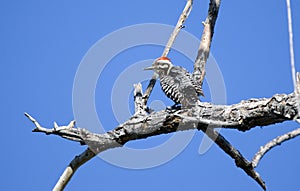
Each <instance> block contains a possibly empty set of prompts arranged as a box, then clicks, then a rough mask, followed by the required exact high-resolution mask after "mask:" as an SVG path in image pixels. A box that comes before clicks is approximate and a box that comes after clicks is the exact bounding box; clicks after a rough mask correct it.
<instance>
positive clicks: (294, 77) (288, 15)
mask: <svg viewBox="0 0 300 191" xmlns="http://www.w3.org/2000/svg"><path fill="white" fill-rule="evenodd" d="M286 8H287V18H288V30H289V44H290V59H291V60H290V61H291V69H292V78H293V83H294V84H293V85H294V89H295V91H296V69H295V60H294V46H293V24H292V11H291V2H290V0H286Z"/></svg>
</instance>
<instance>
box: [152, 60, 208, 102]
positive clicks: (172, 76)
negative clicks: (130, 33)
mask: <svg viewBox="0 0 300 191" xmlns="http://www.w3.org/2000/svg"><path fill="white" fill-rule="evenodd" d="M147 69H151V70H154V71H155V72H156V73H157V74H158V75H159V78H160V84H161V88H162V90H163V92H164V93H165V94H166V96H167V97H169V98H170V99H171V100H173V101H174V102H175V103H176V104H181V105H182V106H183V107H189V106H193V105H196V104H197V102H198V101H199V96H200V95H203V92H202V89H201V87H200V85H198V83H197V82H195V81H194V79H193V78H192V75H191V74H190V73H189V72H188V71H187V70H186V69H184V68H182V67H180V66H174V65H173V64H172V63H171V61H170V59H168V58H166V57H161V58H158V59H157V60H156V61H155V62H154V63H153V65H152V67H149V68H147Z"/></svg>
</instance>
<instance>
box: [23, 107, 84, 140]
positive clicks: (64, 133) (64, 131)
mask: <svg viewBox="0 0 300 191" xmlns="http://www.w3.org/2000/svg"><path fill="white" fill-rule="evenodd" d="M24 115H25V116H26V117H27V118H28V119H29V120H30V121H31V122H32V123H34V125H35V128H34V129H33V130H32V132H42V133H45V134H46V135H50V134H54V135H59V136H61V137H63V138H66V139H69V140H71V141H76V142H80V144H82V145H84V144H85V143H84V140H83V139H82V138H81V137H80V131H79V129H77V128H75V121H71V122H70V123H69V125H67V126H58V125H57V123H56V122H54V127H53V128H52V129H48V128H45V127H42V126H41V125H40V124H39V123H38V122H37V121H36V120H35V119H34V118H33V117H32V116H31V115H29V114H28V113H26V112H25V113H24Z"/></svg>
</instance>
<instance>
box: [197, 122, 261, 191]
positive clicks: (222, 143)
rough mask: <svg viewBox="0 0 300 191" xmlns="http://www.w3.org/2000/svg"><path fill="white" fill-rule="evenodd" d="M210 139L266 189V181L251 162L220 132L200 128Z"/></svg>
mask: <svg viewBox="0 0 300 191" xmlns="http://www.w3.org/2000/svg"><path fill="white" fill-rule="evenodd" d="M200 129H201V131H203V132H204V133H205V134H206V135H207V136H208V137H209V138H210V139H212V140H213V141H214V142H215V143H216V144H217V145H218V146H219V147H220V148H221V149H222V150H223V151H224V152H226V153H227V154H228V155H229V156H230V157H231V158H233V159H234V160H235V164H236V166H237V167H240V168H241V169H243V170H244V171H245V172H246V173H247V174H248V175H249V176H250V177H251V178H253V179H254V180H255V181H256V182H257V183H258V184H259V185H260V186H261V187H262V188H263V189H264V190H266V185H265V182H264V181H263V180H262V178H261V177H260V175H259V174H258V173H257V172H256V171H255V170H254V167H253V166H252V164H251V162H249V161H248V160H247V159H246V158H244V157H243V155H242V154H241V153H240V152H239V151H238V150H237V149H235V148H234V147H233V146H232V145H231V144H230V143H229V142H228V141H227V140H226V139H225V138H224V137H223V136H222V135H221V134H220V133H218V132H216V131H215V130H214V129H212V128H209V127H208V128H200Z"/></svg>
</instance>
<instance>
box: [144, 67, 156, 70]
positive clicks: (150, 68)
mask: <svg viewBox="0 0 300 191" xmlns="http://www.w3.org/2000/svg"><path fill="white" fill-rule="evenodd" d="M144 70H154V68H153V66H149V67H147V68H144Z"/></svg>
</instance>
